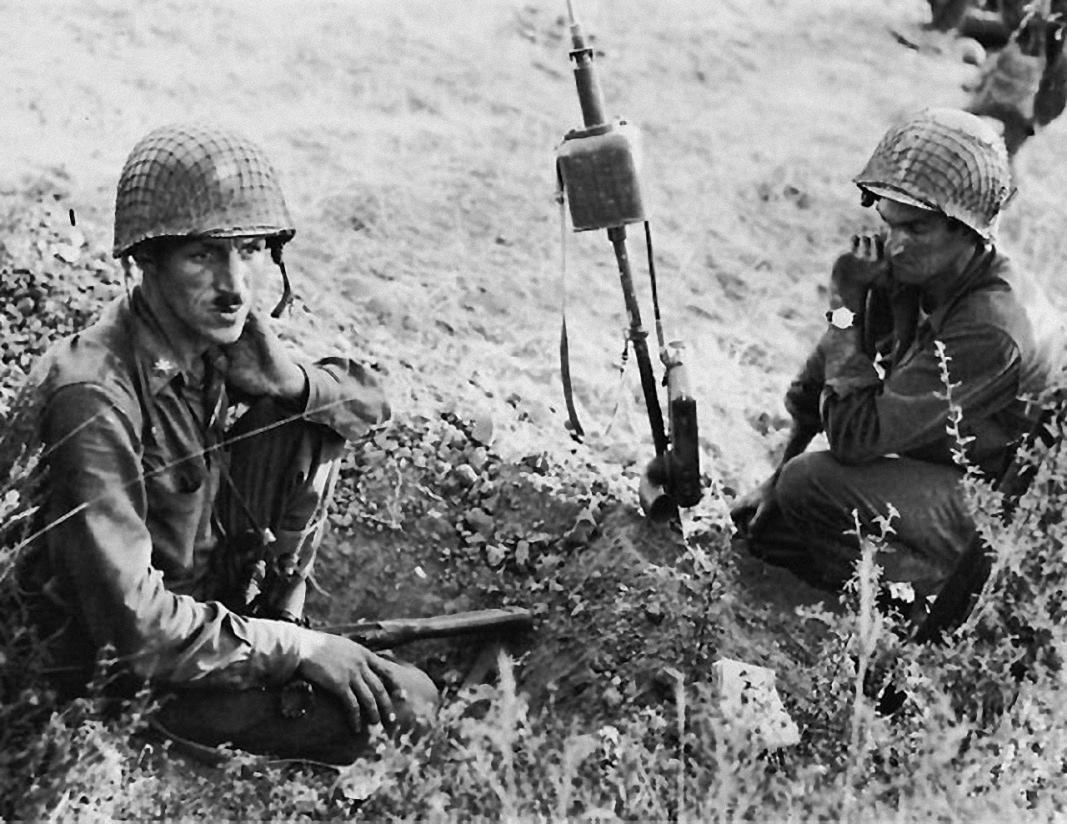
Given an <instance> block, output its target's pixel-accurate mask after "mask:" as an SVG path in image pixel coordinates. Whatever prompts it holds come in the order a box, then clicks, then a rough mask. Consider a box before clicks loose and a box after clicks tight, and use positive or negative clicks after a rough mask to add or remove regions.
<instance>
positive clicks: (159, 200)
mask: <svg viewBox="0 0 1067 824" xmlns="http://www.w3.org/2000/svg"><path fill="white" fill-rule="evenodd" d="M294 234H296V229H295V228H294V227H293V220H292V218H291V217H290V216H289V209H288V208H287V207H286V205H285V198H284V197H283V196H282V190H281V186H279V184H278V178H277V175H276V174H275V172H274V167H273V166H272V165H271V163H270V161H269V160H267V156H266V155H265V154H264V153H263V150H262V149H260V148H259V146H257V145H256V144H255V143H253V142H252V141H250V140H249V139H248V138H246V137H245V136H244V135H241V134H238V133H236V132H232V131H228V130H226V129H221V128H217V127H214V126H206V125H199V124H172V125H169V126H161V127H160V128H158V129H155V130H153V131H151V132H149V133H148V134H147V135H145V136H144V137H143V138H141V139H140V140H139V141H138V142H137V144H136V145H135V146H134V147H133V149H132V150H131V151H130V155H129V157H127V158H126V164H125V165H124V166H123V167H122V174H121V175H120V176H119V185H118V192H117V194H116V196H115V245H114V248H113V254H114V256H115V257H117V258H125V256H126V255H129V254H130V253H131V252H133V250H134V248H135V247H136V246H137V245H138V244H140V243H143V242H144V241H146V240H153V239H155V238H167V237H222V238H225V237H263V238H266V240H267V245H268V247H269V248H270V253H271V257H272V259H273V260H274V262H275V263H276V264H277V265H278V268H279V269H280V270H281V275H282V282H283V285H284V293H283V295H282V299H281V301H280V302H279V303H278V305H277V306H276V307H275V308H274V311H272V312H271V314H272V315H273V316H274V317H278V316H279V315H280V314H281V312H282V311H284V309H285V307H286V306H288V305H289V302H290V301H291V298H292V295H291V291H290V288H289V276H288V275H287V273H286V271H285V264H284V263H283V262H282V246H283V245H284V244H285V243H286V242H288V241H289V240H290V239H291V238H292V237H293V235H294Z"/></svg>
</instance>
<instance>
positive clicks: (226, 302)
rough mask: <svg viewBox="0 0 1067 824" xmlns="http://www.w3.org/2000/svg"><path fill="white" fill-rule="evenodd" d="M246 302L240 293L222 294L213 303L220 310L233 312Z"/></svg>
mask: <svg viewBox="0 0 1067 824" xmlns="http://www.w3.org/2000/svg"><path fill="white" fill-rule="evenodd" d="M244 303H245V302H244V300H243V299H242V298H240V297H239V296H238V295H220V296H219V297H217V298H215V299H214V300H213V301H212V302H211V305H212V306H213V307H214V308H215V309H218V310H219V311H220V312H232V311H234V310H235V309H240V308H241V307H242V306H244Z"/></svg>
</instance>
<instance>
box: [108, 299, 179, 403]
mask: <svg viewBox="0 0 1067 824" xmlns="http://www.w3.org/2000/svg"><path fill="white" fill-rule="evenodd" d="M123 304H124V305H125V306H124V308H126V315H127V319H128V323H129V330H130V345H131V346H132V348H133V357H134V361H135V363H136V365H137V369H138V371H139V372H140V373H141V375H142V377H143V379H144V382H145V385H146V386H147V387H148V390H149V391H150V392H151V393H152V394H153V395H158V394H159V392H160V390H162V389H163V387H165V386H167V384H169V383H170V382H171V381H173V380H174V379H175V378H177V377H179V376H180V377H181V378H182V380H183V381H185V382H186V383H189V382H190V381H191V379H192V375H190V374H189V373H188V370H187V369H186V368H185V367H183V366H182V364H181V361H180V360H179V358H178V356H177V355H176V354H175V352H174V347H173V346H171V344H170V342H169V341H168V340H167V336H166V333H165V332H164V331H163V328H162V327H161V326H160V324H159V321H158V320H157V319H156V317H155V315H153V314H152V310H151V308H150V307H149V305H148V301H146V300H145V299H144V295H143V294H142V293H141V288H140V287H139V286H138V287H134V290H133V293H132V294H131V295H130V297H129V298H128V299H124V300H123Z"/></svg>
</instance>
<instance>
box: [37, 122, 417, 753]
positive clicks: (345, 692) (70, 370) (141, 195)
mask: <svg viewBox="0 0 1067 824" xmlns="http://www.w3.org/2000/svg"><path fill="white" fill-rule="evenodd" d="M293 234H294V229H293V224H292V220H291V219H290V217H289V213H288V210H287V208H286V205H285V201H284V199H283V197H282V192H281V189H280V188H279V185H278V182H277V180H276V177H275V173H274V171H273V169H272V167H271V165H270V163H269V162H268V160H267V159H266V157H265V156H264V154H263V152H262V151H261V150H260V149H259V148H258V147H257V146H256V145H254V144H253V143H251V142H249V141H248V140H247V139H245V138H244V137H243V136H241V135H238V134H234V133H231V132H229V131H225V130H219V129H214V128H206V127H201V126H167V127H164V128H160V129H157V130H155V131H153V132H151V133H150V134H148V135H147V136H146V137H144V138H143V139H142V140H141V141H140V142H139V143H137V145H136V146H135V147H134V148H133V150H132V152H131V153H130V155H129V158H128V159H127V161H126V164H125V167H124V168H123V170H122V175H121V178H120V180H119V184H118V194H117V199H116V204H115V244H114V254H115V256H116V257H117V258H120V259H121V260H122V262H123V266H124V267H125V269H126V272H127V283H128V284H129V282H130V279H131V275H132V270H133V269H134V268H136V269H137V270H139V271H140V283H139V284H138V285H136V286H134V287H133V288H132V289H128V293H127V295H126V296H124V297H122V298H120V299H119V300H117V301H116V302H115V303H113V304H111V305H109V306H107V307H106V308H105V309H104V311H103V314H102V316H101V318H100V319H99V320H98V321H97V322H96V323H95V324H94V325H92V326H90V327H89V328H87V329H85V330H83V331H82V332H80V333H79V334H77V335H74V336H73V337H71V338H69V339H67V340H63V341H60V342H58V343H56V344H54V345H53V346H52V347H51V348H50V349H49V351H48V352H47V353H46V355H45V356H44V358H43V361H42V362H41V363H40V364H39V365H38V367H37V369H36V371H35V378H36V382H37V385H38V386H39V389H40V399H41V403H42V410H43V411H42V413H41V417H40V427H41V438H42V440H43V443H44V446H45V448H46V452H45V455H46V460H47V466H48V476H47V481H46V489H45V501H44V513H45V517H46V523H48V524H50V528H49V529H48V530H47V532H46V533H45V534H44V537H43V541H42V546H41V547H39V551H38V552H37V553H36V557H35V558H33V559H32V562H31V564H30V578H31V581H32V582H35V583H36V585H37V588H38V592H39V597H38V598H37V599H36V608H35V612H36V613H37V615H38V616H39V618H40V620H39V622H38V623H40V624H41V627H42V629H43V630H44V631H45V632H46V634H47V635H48V636H49V645H50V649H51V654H52V658H53V662H54V664H55V667H54V672H55V674H56V678H57V683H60V684H61V685H62V686H64V687H67V688H70V689H77V688H78V687H79V686H80V685H83V684H84V683H85V681H86V679H87V678H88V677H89V675H90V674H91V673H92V671H93V666H94V660H95V658H96V657H97V655H98V652H99V650H101V648H103V647H105V646H110V647H111V648H113V650H114V654H115V655H116V656H117V658H118V660H119V662H121V664H122V665H123V668H124V670H125V671H126V672H128V673H130V674H132V675H133V676H135V677H136V678H137V679H148V680H149V681H150V682H151V683H152V684H154V685H159V686H161V687H165V688H166V692H167V693H169V695H168V696H167V697H166V698H165V699H164V702H163V705H162V708H161V710H160V712H159V713H158V715H157V717H156V724H157V725H158V726H161V727H162V728H163V729H164V730H165V731H167V732H168V733H169V734H171V735H172V736H173V737H175V738H176V739H179V740H186V741H191V742H193V743H196V744H200V745H206V746H214V745H217V744H220V743H223V742H230V743H232V744H233V745H235V746H237V747H239V748H242V749H245V750H248V751H251V752H256V753H265V754H272V755H276V756H279V757H283V758H307V759H311V760H319V761H328V762H334V763H340V762H349V761H351V760H353V759H354V758H355V757H357V755H358V754H359V753H360V751H361V749H362V748H363V747H364V746H365V744H366V741H367V738H368V734H369V728H370V727H372V726H374V725H378V724H381V725H384V726H385V727H386V728H387V729H391V728H394V727H396V726H397V725H401V726H402V725H404V724H405V723H407V724H410V723H411V721H412V719H413V718H414V717H415V716H417V715H419V714H422V715H427V714H429V713H430V712H432V709H433V706H434V703H435V701H436V698H437V693H436V689H435V688H434V686H433V683H432V682H431V681H430V679H429V678H428V677H427V676H426V675H425V674H424V673H422V672H421V671H419V670H418V669H416V668H414V667H411V666H408V665H404V664H400V663H398V662H396V661H395V660H392V659H390V658H388V657H382V656H380V655H377V654H375V653H373V652H371V651H370V650H368V649H366V648H364V647H362V646H361V645H359V644H357V643H355V642H353V641H351V640H349V639H347V638H344V637H340V636H335V635H329V634H325V633H321V632H315V631H312V630H310V629H307V628H305V627H304V626H301V624H300V623H299V621H298V620H293V619H299V618H300V614H301V612H302V601H303V597H302V596H303V588H304V586H305V579H306V577H307V575H308V574H309V572H310V568H311V563H312V561H313V559H314V555H315V550H316V547H317V545H318V543H319V541H320V540H321V537H322V530H323V526H324V522H325V512H326V506H327V503H328V500H329V496H330V494H331V490H332V485H333V482H334V478H335V475H336V468H337V463H338V458H339V456H340V454H341V449H342V446H343V444H344V442H345V440H346V439H351V438H355V437H358V436H360V435H362V434H363V433H365V432H366V431H367V429H368V427H370V426H372V425H374V424H377V423H380V422H382V421H384V420H386V419H387V418H388V416H389V407H388V404H387V403H386V400H385V398H384V396H383V393H382V390H381V388H380V387H379V385H378V383H377V381H376V380H375V378H374V376H373V375H372V374H370V373H369V372H368V371H367V370H366V369H365V368H364V367H363V366H361V365H360V364H358V363H356V362H354V361H351V360H348V359H345V358H327V359H325V360H323V361H320V362H318V363H314V364H312V363H309V362H306V361H303V360H299V359H295V358H294V357H292V356H291V355H290V353H289V352H288V351H287V350H286V349H285V348H283V346H282V345H281V343H280V342H279V340H278V338H277V337H276V336H275V333H274V332H273V331H272V330H271V327H270V323H269V320H268V319H267V318H266V317H265V316H264V313H263V312H262V309H261V299H257V298H258V294H257V293H260V292H262V291H263V289H262V287H263V285H264V283H265V282H266V280H267V278H268V275H269V271H270V270H271V269H272V268H273V267H272V265H271V263H272V260H273V263H275V264H277V265H278V268H279V269H280V270H281V275H282V279H283V281H284V283H285V293H286V296H285V298H283V302H286V301H287V299H288V291H289V284H288V278H287V276H286V274H285V269H284V266H283V263H282V247H283V246H284V244H285V243H286V242H287V241H289V240H290V239H291V238H292V237H293ZM134 264H135V267H134ZM281 306H282V304H279V307H278V309H277V311H278V312H280V309H281ZM238 403H239V404H241V407H239V408H238V409H235V405H236V404H238ZM241 410H244V411H243V414H240V415H239V416H237V417H236V420H235V421H234V422H232V425H231V418H232V417H233V416H234V415H236V413H237V412H238V411H241ZM294 684H295V685H297V686H299V687H301V688H302V689H299V690H296V691H295V693H294V690H293V686H294Z"/></svg>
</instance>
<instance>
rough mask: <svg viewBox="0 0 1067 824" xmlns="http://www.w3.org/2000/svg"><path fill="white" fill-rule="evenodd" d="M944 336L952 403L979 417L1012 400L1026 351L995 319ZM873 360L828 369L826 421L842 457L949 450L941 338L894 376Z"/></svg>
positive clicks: (861, 459) (912, 355)
mask: <svg viewBox="0 0 1067 824" xmlns="http://www.w3.org/2000/svg"><path fill="white" fill-rule="evenodd" d="M940 340H941V342H942V344H943V345H944V347H945V353H946V354H947V356H948V358H949V360H948V370H949V379H950V380H951V381H952V383H953V387H952V401H953V404H955V405H957V406H959V407H960V408H961V409H962V411H963V427H964V429H966V427H967V425H968V424H967V422H968V419H974V420H981V419H983V418H987V417H988V416H990V415H992V414H994V413H995V412H997V411H998V410H1001V409H1003V408H1004V407H1006V406H1008V405H1009V404H1010V403H1011V402H1012V401H1013V400H1014V399H1015V396H1016V394H1017V393H1018V391H1019V374H1020V355H1019V350H1018V347H1017V346H1016V345H1015V343H1014V341H1012V339H1011V338H1010V337H1009V336H1008V335H1007V334H1006V333H1005V332H1003V331H1001V330H999V329H996V328H994V327H992V326H989V325H981V324H957V325H954V326H953V327H951V328H948V327H946V328H945V329H943V330H942V331H941V333H940ZM873 372H874V370H873V368H872V366H871V364H870V361H869V359H866V358H865V357H864V356H863V355H860V354H854V355H852V356H851V357H850V358H848V359H846V360H845V361H844V362H843V363H842V365H841V367H840V368H839V369H837V370H835V374H828V375H827V380H826V388H825V389H824V390H823V394H822V421H823V426H824V428H825V430H826V437H827V440H828V442H829V445H830V450H831V452H832V453H833V454H834V457H836V458H837V459H838V460H840V461H841V462H843V463H850V464H857V463H865V462H867V461H871V460H874V459H875V458H878V457H881V456H884V455H890V454H894V453H896V454H905V453H908V452H912V451H915V450H918V449H923V448H930V447H931V446H932V445H937V444H941V445H943V446H944V449H943V450H941V451H942V452H943V453H944V454H945V455H948V454H949V450H950V449H951V447H952V444H950V443H949V436H948V434H947V430H946V427H947V424H948V415H949V403H948V399H947V397H946V388H945V384H944V381H943V379H942V375H941V361H940V359H939V357H938V354H937V350H936V348H935V341H934V340H930V341H929V342H928V343H926V344H924V345H921V346H916V347H914V348H913V349H912V351H911V352H909V353H907V354H906V355H905V357H904V358H902V360H901V363H900V365H899V366H897V367H895V368H894V369H893V371H892V372H891V373H890V375H889V376H888V378H886V379H885V380H881V379H880V378H878V377H877V376H876V375H875V374H873Z"/></svg>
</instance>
